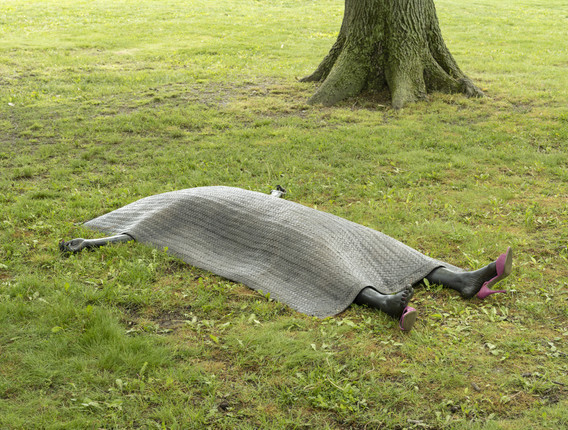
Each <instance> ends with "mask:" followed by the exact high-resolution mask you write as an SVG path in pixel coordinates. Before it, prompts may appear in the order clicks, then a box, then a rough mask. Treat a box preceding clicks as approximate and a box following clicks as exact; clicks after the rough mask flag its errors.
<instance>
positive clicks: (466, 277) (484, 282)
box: [354, 248, 513, 330]
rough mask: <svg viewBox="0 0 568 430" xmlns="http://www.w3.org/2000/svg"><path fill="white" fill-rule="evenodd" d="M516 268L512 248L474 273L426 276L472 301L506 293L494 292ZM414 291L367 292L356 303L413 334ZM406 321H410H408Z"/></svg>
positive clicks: (409, 288)
mask: <svg viewBox="0 0 568 430" xmlns="http://www.w3.org/2000/svg"><path fill="white" fill-rule="evenodd" d="M512 265H513V252H512V250H511V248H508V249H507V252H505V253H504V254H501V255H500V256H499V258H498V259H497V261H495V262H493V263H490V264H488V265H487V266H485V267H483V268H481V269H478V270H473V271H471V272H453V271H451V270H449V269H446V268H445V267H438V268H437V269H434V270H432V271H431V272H430V273H429V274H428V275H426V280H427V281H428V282H429V283H431V284H437V285H442V286H444V287H446V288H451V289H453V290H456V291H457V292H459V293H460V294H461V295H462V296H463V297H464V298H466V299H469V298H472V297H473V296H474V295H477V297H479V298H480V299H484V298H486V297H487V296H489V295H491V294H494V293H504V292H505V291H504V290H500V291H494V290H491V289H490V287H492V286H493V285H494V284H496V283H497V282H499V281H500V280H501V279H503V278H505V277H506V276H508V275H509V274H510V273H511V270H512ZM413 293H414V290H413V288H412V285H408V286H407V287H406V288H405V289H403V290H402V291H400V292H398V293H396V294H391V295H384V294H381V293H379V292H378V291H377V290H375V289H374V288H372V287H367V288H364V289H363V290H362V291H361V292H360V293H359V295H358V296H357V297H356V298H355V300H354V303H356V304H359V305H367V306H370V307H373V308H376V309H379V310H381V311H383V312H385V313H387V314H388V315H390V316H391V317H393V318H396V319H399V320H400V323H399V326H400V328H401V329H403V330H410V329H411V328H412V325H413V324H414V321H415V320H416V310H415V309H414V308H411V307H409V306H408V303H409V302H410V299H411V298H412V295H413ZM405 320H406V321H405Z"/></svg>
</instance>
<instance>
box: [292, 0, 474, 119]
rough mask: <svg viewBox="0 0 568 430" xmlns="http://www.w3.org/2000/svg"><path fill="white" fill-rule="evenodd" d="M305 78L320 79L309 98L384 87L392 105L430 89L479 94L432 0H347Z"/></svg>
mask: <svg viewBox="0 0 568 430" xmlns="http://www.w3.org/2000/svg"><path fill="white" fill-rule="evenodd" d="M302 81H303V82H310V81H312V82H314V81H315V82H322V84H321V86H320V87H319V88H318V90H317V91H316V93H315V94H314V95H313V96H312V97H311V98H310V100H309V102H310V103H312V104H317V103H322V104H324V105H332V104H334V103H336V102H338V101H340V100H343V99H345V98H347V97H353V96H356V95H358V94H359V93H360V92H361V91H363V90H376V91H381V90H383V89H384V88H388V89H389V90H390V94H391V100H392V105H393V107H394V108H395V109H400V108H402V107H403V106H404V104H405V103H407V102H411V101H415V100H420V99H424V98H425V97H426V94H427V93H428V92H431V91H442V92H448V93H464V94H466V95H467V96H478V97H479V96H482V95H483V93H482V92H481V90H479V89H478V88H477V87H476V86H475V85H474V84H473V83H472V82H471V80H470V79H469V78H468V77H467V76H465V75H464V74H463V72H462V71H461V70H460V69H459V67H458V65H457V63H456V61H455V60H454V58H453V57H452V54H451V53H450V51H449V50H448V48H447V47H446V44H445V43H444V39H443V38H442V33H441V31H440V26H439V24H438V18H437V16H436V9H435V6H434V2H433V0H345V12H344V16H343V23H342V24H341V29H340V31H339V35H338V37H337V40H336V42H335V43H334V45H333V46H332V48H331V50H330V51H329V54H328V55H327V56H326V57H325V58H324V59H323V61H322V62H321V64H320V65H319V66H318V68H317V69H316V70H315V71H314V73H312V74H311V75H310V76H307V77H305V78H303V79H302Z"/></svg>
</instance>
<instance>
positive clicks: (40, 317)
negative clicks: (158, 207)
mask: <svg viewBox="0 0 568 430" xmlns="http://www.w3.org/2000/svg"><path fill="white" fill-rule="evenodd" d="M437 8H438V14H439V18H440V22H441V26H442V31H443V34H444V36H445V38H446V42H447V44H448V46H449V48H450V50H451V51H452V52H453V54H454V56H455V57H456V59H457V61H458V63H459V64H460V65H461V67H462V68H463V70H464V71H465V72H466V73H467V74H468V75H469V76H470V77H471V78H472V79H473V80H474V82H476V83H477V84H479V85H480V86H481V87H482V88H483V90H484V91H485V92H486V94H487V95H488V97H486V98H484V99H466V98H464V97H462V96H459V95H442V94H433V95H432V96H431V98H430V101H429V102H428V103H417V104H412V105H410V106H408V107H407V108H405V109H404V110H403V111H402V112H394V111H392V110H391V109H389V108H387V107H385V106H384V101H381V100H380V99H377V98H374V97H373V96H368V97H364V98H361V99H358V100H349V101H346V102H344V103H342V104H340V105H339V106H336V107H332V108H322V107H318V106H315V107H314V106H308V105H307V104H306V100H307V98H308V97H309V96H310V94H312V92H313V91H314V86H313V85H311V84H300V83H298V82H297V81H296V79H295V78H296V77H301V76H304V75H307V74H309V73H310V72H311V71H312V70H313V69H314V68H315V67H316V66H317V64H318V63H319V61H320V60H321V59H322V58H323V56H324V55H325V54H326V53H327V51H328V49H329V48H330V46H331V44H332V43H333V42H334V38H335V36H336V35H337V31H338V30H339V25H340V23H341V17H342V2H341V1H339V0H336V1H331V0H321V1H317V2H313V1H307V0H306V1H304V0H288V1H275V2H259V1H252V0H251V1H245V0H238V1H232V2H215V1H213V0H194V1H191V2H186V1H181V0H168V1H150V0H141V1H128V0H114V1H108V0H99V1H81V0H68V1H65V2H60V1H57V2H56V1H53V0H50V1H45V2H33V1H23V0H7V1H6V0H5V1H3V2H2V4H1V5H0V169H1V170H0V172H1V173H0V205H1V206H0V428H9V429H20V428H21V429H30V428H49V429H55V428H69V429H75V428H77V429H83V428H93V429H98V428H105V429H111V428H117V429H126V428H148V429H151V428H168V429H170V428H180V429H188V428H215V429H223V428H226V429H232V428H243V429H247V428H250V429H253V428H290V429H293V428H294V429H297V428H321V429H325V428H330V429H339V428H356V429H363V428H394V429H402V428H431V429H446V428H448V429H449V428H488V429H497V428H499V429H524V428H551V429H558V428H564V427H566V426H568V413H567V412H566V411H567V410H568V401H567V398H568V388H567V384H568V378H567V377H566V374H567V372H568V360H567V355H566V354H567V353H568V325H567V320H568V319H567V317H568V304H567V301H568V293H567V291H568V289H567V286H568V269H567V267H568V248H567V245H568V221H567V220H568V203H567V202H568V199H567V198H568V185H567V184H568V170H567V166H568V155H567V150H568V109H567V108H566V106H568V93H567V88H568V73H566V69H567V66H568V52H567V51H566V39H567V36H568V19H567V14H566V10H565V2H562V1H558V0H555V1H551V2H546V3H544V2H539V1H536V0H530V1H529V0H527V1H523V2H520V3H519V2H513V1H511V0H499V1H497V2H489V1H482V2H475V3H464V2H457V1H451V0H441V1H438V2H437ZM218 184H223V185H232V186H239V187H243V188H250V189H254V190H258V191H265V192H269V191H270V189H271V188H272V187H273V186H274V185H276V184H281V185H283V186H285V187H286V188H288V190H289V194H288V197H287V198H289V199H291V200H294V201H297V202H300V203H303V204H306V205H309V206H312V207H317V208H318V209H321V210H325V211H328V212H332V213H335V214H337V215H340V216H343V217H345V218H348V219H350V220H352V221H355V222H358V223H361V224H364V225H367V226H370V227H373V228H376V229H378V230H381V231H383V232H385V233H387V234H389V235H391V236H394V237H396V238H398V239H400V240H402V241H403V242H405V243H407V244H408V245H410V246H413V247H415V248H417V249H419V250H421V251H422V252H424V253H426V254H428V255H431V256H434V257H436V258H440V259H443V260H446V261H448V262H450V263H453V264H456V265H459V266H463V267H465V268H476V267H479V266H481V265H484V264H487V263H488V262H490V261H492V260H494V259H495V258H496V257H497V256H498V255H499V254H500V253H501V252H503V251H504V250H505V249H506V246H508V245H510V246H512V247H513V248H514V250H515V265H514V273H513V275H512V276H511V277H510V278H508V279H507V280H506V281H505V282H504V283H503V286H504V287H505V288H507V289H508V290H509V291H510V294H507V295H500V296H499V297H495V296H493V297H491V298H489V299H487V300H485V301H483V302H480V301H478V300H477V299H473V300H471V301H464V300H462V299H461V298H459V297H457V296H456V295H455V294H453V293H452V292H449V291H446V290H443V289H441V288H438V287H436V286H431V287H427V288H423V289H420V290H419V291H418V292H417V293H416V295H415V298H414V300H413V305H414V306H415V307H417V308H418V309H419V311H420V316H419V320H418V322H417V324H416V326H415V329H414V330H413V331H412V332H410V333H408V334H404V333H401V332H400V331H399V330H397V328H396V323H395V321H393V320H390V319H389V318H388V317H386V316H384V315H381V314H378V313H377V312H374V311H372V310H370V309H366V308H362V307H356V306H353V307H351V308H349V309H348V310H347V311H346V312H345V313H343V314H342V315H340V316H338V317H336V318H330V319H326V320H317V319H313V318H309V317H306V316H304V315H301V314H299V313H297V312H295V311H293V310H291V309H289V308H288V307H286V306H285V305H282V304H279V303H276V302H274V301H271V300H269V299H268V298H266V297H264V296H262V295H261V294H259V293H256V292H254V291H251V290H249V289H247V288H246V287H244V286H242V285H238V284H234V283H232V282H228V281H226V280H225V279H222V278H219V277H217V276H213V275H211V274H209V273H206V272H203V271H201V270H198V269H195V268H192V267H190V266H188V265H186V264H184V263H183V262H181V261H179V260H177V259H175V258H173V257H171V256H168V255H166V254H165V253H163V252H161V251H156V250H154V249H152V248H150V247H146V246H143V245H141V244H123V245H118V246H112V247H109V248H105V249H101V250H98V251H96V252H86V253H84V254H81V255H77V256H71V257H69V258H64V257H62V256H61V255H59V252H58V250H57V242H58V241H59V240H60V239H62V238H65V239H70V238H73V237H78V236H82V237H94V233H93V232H90V231H88V230H85V229H83V228H82V227H81V226H80V223H81V222H83V221H86V220H88V219H91V218H94V217H96V216H98V215H101V214H104V213H106V212H108V211H110V210H113V209H116V208H118V207H121V206H123V205H125V204H127V203H130V202H132V201H135V200H137V199H139V198H141V197H144V196H148V195H152V194H156V193H160V192H165V191H171V190H176V189H181V188H188V187H195V186H202V185H218Z"/></svg>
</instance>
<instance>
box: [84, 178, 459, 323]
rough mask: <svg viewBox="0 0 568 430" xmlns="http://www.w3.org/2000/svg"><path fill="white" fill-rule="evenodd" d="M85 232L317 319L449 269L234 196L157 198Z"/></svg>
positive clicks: (352, 230) (332, 223) (273, 200)
mask: <svg viewBox="0 0 568 430" xmlns="http://www.w3.org/2000/svg"><path fill="white" fill-rule="evenodd" d="M85 226H87V227H88V228H90V229H93V230H98V231H101V232H104V233H107V234H120V233H127V234H128V235H130V236H132V237H133V238H134V239H136V240H137V241H139V242H143V243H146V244H151V245H153V246H155V247H158V248H165V247H167V248H168V253H171V254H173V255H176V256H178V257H180V258H182V259H183V260H184V261H186V262H187V263H189V264H191V265H193V266H196V267H200V268H202V269H205V270H208V271H211V272H213V273H215V274H217V275H220V276H222V277H224V278H227V279H230V280H233V281H236V282H242V283H243V284H245V285H247V286H248V287H250V288H253V289H255V290H258V291H262V292H263V293H265V294H266V293H270V296H271V297H272V298H274V299H276V300H279V301H281V302H283V303H286V304H288V305H289V306H291V307H292V308H294V309H296V310H297V311H299V312H302V313H304V314H307V315H314V316H317V317H320V318H323V317H327V316H332V315H336V314H338V313H340V312H342V311H343V310H345V308H346V307H347V306H349V305H350V304H351V303H352V302H353V300H354V299H355V297H356V296H357V294H359V292H360V291H361V290H362V289H363V288H365V287H367V286H372V287H374V288H375V289H376V290H378V291H379V292H381V293H383V294H391V293H396V292H398V291H400V290H402V289H403V288H404V287H405V286H406V285H408V284H413V283H415V282H418V281H420V280H422V279H423V278H424V277H425V276H426V275H427V274H428V273H429V272H431V271H432V270H433V269H435V268H437V267H441V266H444V267H449V268H454V269H457V268H455V267H453V266H451V265H449V264H447V263H444V262H441V261H438V260H435V259H432V258H430V257H427V256H425V255H423V254H421V253H419V252H418V251H416V250H414V249H412V248H410V247H408V246H406V245H404V244H402V243H401V242H399V241H397V240H395V239H393V238H391V237H389V236H386V235H385V234H383V233H380V232H378V231H376V230H373V229H370V228H368V227H364V226H362V225H359V224H356V223H353V222H351V221H348V220H346V219H343V218H340V217H337V216H335V215H331V214H329V213H325V212H321V211H318V210H315V209H312V208H309V207H306V206H303V205H300V204H297V203H294V202H290V201H287V200H284V199H279V198H277V197H273V196H271V195H268V194H262V193H258V192H254V191H247V190H243V189H239V188H230V187H203V188H192V189H187V190H181V191H173V192H169V193H164V194H158V195H155V196H151V197H146V198H143V199H141V200H138V201H136V202H134V203H131V204H129V205H127V206H124V207H122V208H120V209H117V210H115V211H113V212H110V213H108V214H106V215H103V216H100V217H98V218H95V219H93V220H91V221H88V222H87V223H86V224H85ZM458 270H459V269H458Z"/></svg>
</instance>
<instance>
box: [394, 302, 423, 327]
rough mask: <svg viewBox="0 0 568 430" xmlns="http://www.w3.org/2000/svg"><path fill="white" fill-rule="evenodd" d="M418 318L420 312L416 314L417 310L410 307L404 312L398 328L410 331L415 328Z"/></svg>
mask: <svg viewBox="0 0 568 430" xmlns="http://www.w3.org/2000/svg"><path fill="white" fill-rule="evenodd" d="M417 316H418V312H416V309H414V308H411V307H410V306H407V307H405V308H404V311H402V316H401V317H400V321H399V323H398V326H399V327H400V329H401V330H403V331H409V330H410V329H411V328H412V327H413V326H414V323H415V322H416V317H417Z"/></svg>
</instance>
